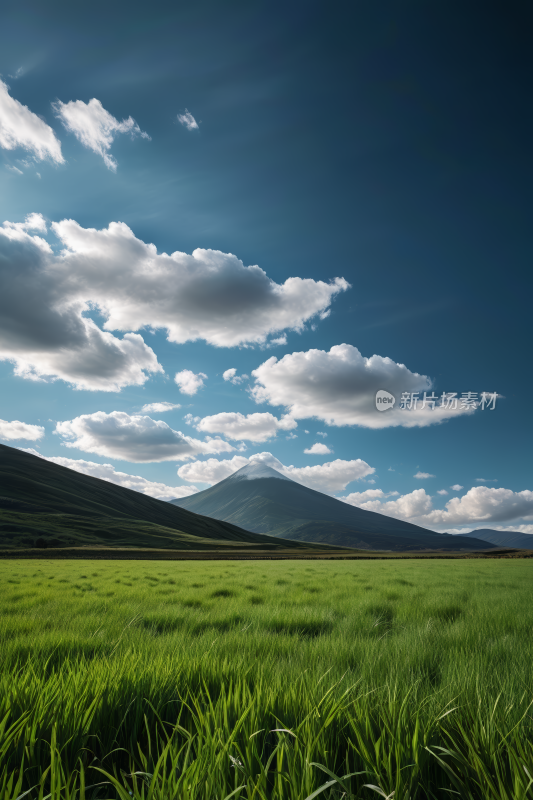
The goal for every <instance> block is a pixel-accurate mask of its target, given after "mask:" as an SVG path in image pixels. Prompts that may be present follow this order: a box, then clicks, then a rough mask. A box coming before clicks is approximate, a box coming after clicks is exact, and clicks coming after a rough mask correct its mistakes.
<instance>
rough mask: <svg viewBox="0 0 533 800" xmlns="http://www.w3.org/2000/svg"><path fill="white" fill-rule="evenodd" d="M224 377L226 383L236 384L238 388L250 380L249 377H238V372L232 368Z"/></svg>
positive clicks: (223, 374)
mask: <svg viewBox="0 0 533 800" xmlns="http://www.w3.org/2000/svg"><path fill="white" fill-rule="evenodd" d="M222 377H223V378H224V380H225V381H229V382H230V383H233V384H235V386H238V385H239V384H240V383H242V382H243V381H245V380H248V379H249V377H250V376H249V375H237V370H236V369H235V367H231V369H227V370H226V371H225V372H223V373H222Z"/></svg>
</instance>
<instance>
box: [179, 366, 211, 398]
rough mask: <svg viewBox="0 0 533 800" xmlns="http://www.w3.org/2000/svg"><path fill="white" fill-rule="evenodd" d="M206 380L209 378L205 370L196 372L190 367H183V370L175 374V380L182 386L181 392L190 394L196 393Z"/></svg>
mask: <svg viewBox="0 0 533 800" xmlns="http://www.w3.org/2000/svg"><path fill="white" fill-rule="evenodd" d="M204 380H207V375H206V374H205V373H204V372H198V374H196V373H194V372H192V371H191V370H190V369H182V370H181V372H176V375H175V376H174V381H175V382H176V383H177V384H178V386H179V387H180V392H182V394H189V395H193V394H196V392H197V391H198V390H199V389H201V388H202V387H203V385H204Z"/></svg>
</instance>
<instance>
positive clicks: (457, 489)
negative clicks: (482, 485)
mask: <svg viewBox="0 0 533 800" xmlns="http://www.w3.org/2000/svg"><path fill="white" fill-rule="evenodd" d="M464 488H465V487H464V486H461V484H460V483H454V484H453V486H450V489H453V491H454V492H460V491H461V489H464Z"/></svg>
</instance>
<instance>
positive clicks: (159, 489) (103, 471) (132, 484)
mask: <svg viewBox="0 0 533 800" xmlns="http://www.w3.org/2000/svg"><path fill="white" fill-rule="evenodd" d="M19 450H22V451H23V452H24V453H31V454H32V455H34V456H39V458H42V459H44V460H45V461H51V462H52V464H59V466H61V467H67V468H68V469H73V470H75V471H76V472H81V473H82V474H83V475H91V476H92V477H93V478H100V479H101V480H103V481H107V482H108V483H115V484H116V485H117V486H123V487H124V488H125V489H133V490H134V491H135V492H140V493H141V494H146V495H148V497H155V498H156V499H157V500H174V499H175V498H177V497H189V495H191V494H196V492H197V491H198V488H197V487H196V486H167V485H166V484H165V483H158V482H156V481H149V480H147V479H146V478H142V477H141V476H140V475H129V474H127V473H126V472H118V471H117V470H116V469H115V467H114V466H113V465H112V464H96V463H95V462H94V461H83V460H82V459H75V458H63V457H62V456H43V455H42V453H38V452H37V450H33V449H32V448H31V447H28V448H24V447H19Z"/></svg>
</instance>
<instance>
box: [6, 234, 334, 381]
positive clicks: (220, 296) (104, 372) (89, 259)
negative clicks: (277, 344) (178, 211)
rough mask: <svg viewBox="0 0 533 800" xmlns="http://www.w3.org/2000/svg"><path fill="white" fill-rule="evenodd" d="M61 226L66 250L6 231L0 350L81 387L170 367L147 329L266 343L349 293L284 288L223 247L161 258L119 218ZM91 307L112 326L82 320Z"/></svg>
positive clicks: (301, 282)
mask: <svg viewBox="0 0 533 800" xmlns="http://www.w3.org/2000/svg"><path fill="white" fill-rule="evenodd" d="M52 230H53V232H54V233H55V234H56V236H57V237H58V238H59V239H60V241H61V242H62V244H63V250H62V251H61V252H60V253H59V255H55V254H54V252H53V250H52V248H51V247H50V245H49V244H48V243H47V242H46V240H44V239H43V238H41V237H39V236H36V235H30V233H29V232H28V231H21V230H18V229H15V228H13V227H12V226H9V224H4V226H3V227H2V228H0V251H2V252H1V253H0V271H1V272H3V273H4V274H3V275H1V274H0V279H2V278H3V279H4V280H3V281H2V282H3V283H5V284H6V286H7V287H8V291H7V292H4V293H3V296H2V300H3V302H4V304H5V307H6V311H7V320H8V321H3V322H2V323H1V325H4V326H5V325H8V327H9V334H8V335H7V336H6V338H5V342H6V345H5V347H2V335H1V328H0V357H2V356H3V357H4V358H9V359H11V360H16V361H17V362H20V368H19V374H21V375H24V376H25V377H35V376H37V377H41V376H43V375H54V376H56V377H60V378H64V379H65V380H69V381H71V382H72V383H74V384H75V385H78V386H80V387H81V388H99V389H102V388H109V390H111V391H117V388H119V387H120V386H125V385H128V384H132V383H133V384H136V385H139V384H142V383H143V382H144V381H145V380H146V376H145V375H143V370H144V371H148V372H150V371H152V372H153V371H162V368H161V366H160V365H159V364H158V363H157V359H156V357H155V354H154V353H153V351H152V350H151V348H149V347H147V346H146V345H145V343H144V341H143V339H142V337H141V336H140V335H139V334H137V331H138V330H140V329H141V328H144V327H146V328H149V329H151V330H153V329H157V328H160V329H164V330H166V331H167V336H168V339H169V340H170V341H172V342H176V343H184V342H186V341H196V340H200V339H202V340H204V341H206V342H208V343H209V344H212V345H215V346H219V347H225V346H235V345H242V344H261V343H263V342H264V341H265V340H266V338H267V337H268V336H269V335H270V333H272V332H273V331H279V330H281V329H282V328H290V329H294V330H301V329H302V328H303V327H304V325H305V323H306V322H307V321H308V320H310V319H311V318H313V317H315V316H316V315H318V314H320V313H321V312H322V311H323V310H324V309H325V308H326V307H328V306H329V304H330V303H331V301H332V299H333V297H334V296H335V295H336V294H338V292H340V291H344V290H345V289H347V288H348V284H347V283H346V281H344V280H343V279H342V278H338V279H335V280H334V281H333V282H331V283H323V282H322V281H314V280H311V279H301V278H288V279H287V280H286V281H285V283H283V284H277V283H275V282H274V281H271V280H270V279H269V278H268V276H267V275H266V274H265V272H264V271H263V270H262V269H260V268H259V267H257V266H251V267H245V266H244V265H243V263H242V262H241V261H239V259H237V258H236V257H235V256H234V255H231V254H226V253H221V252H219V251H214V250H195V251H194V252H193V254H192V255H190V256H189V255H187V254H185V253H178V252H176V253H173V254H172V255H170V256H169V255H167V254H164V253H163V254H160V255H159V254H158V253H157V251H156V248H155V246H154V245H150V244H145V243H144V242H142V241H140V240H139V239H136V238H135V236H134V235H133V233H132V231H131V230H130V229H129V228H128V227H127V225H124V224H123V223H118V222H116V223H111V224H110V226H109V227H108V228H107V229H105V230H101V231H98V230H95V229H85V228H82V227H81V226H80V225H78V223H77V222H75V221H73V220H63V221H62V222H60V223H54V224H53V225H52ZM0 302H1V301H0ZM92 309H96V310H98V311H99V313H100V314H101V315H102V316H103V317H104V319H105V324H104V326H103V327H104V332H103V331H102V330H100V328H98V326H96V324H95V323H94V322H93V321H92V320H91V319H90V318H89V317H88V316H84V314H85V315H86V314H87V312H90V311H91V310H92ZM37 329H38V332H37ZM109 331H122V332H126V334H125V336H124V337H123V338H122V339H118V338H117V337H114V336H112V335H111V334H110V333H109ZM47 342H48V343H49V348H47V346H46V345H47ZM4 353H5V355H4ZM24 353H25V354H26V357H25V356H24Z"/></svg>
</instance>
